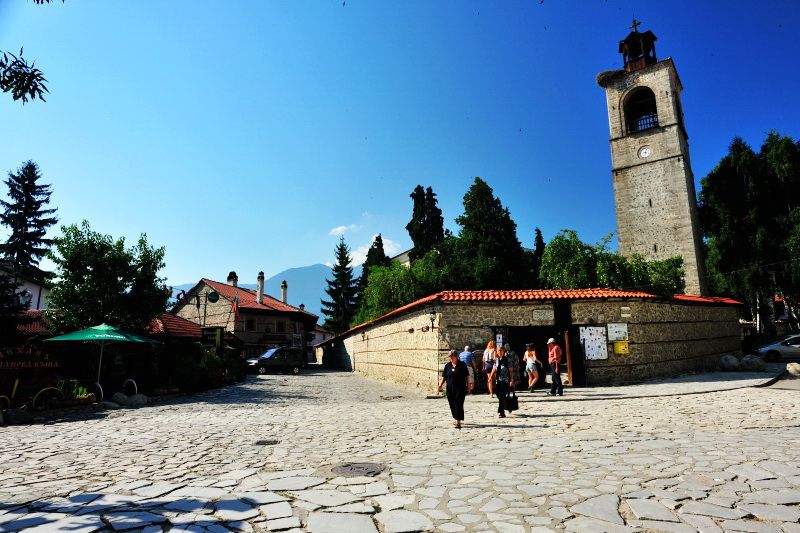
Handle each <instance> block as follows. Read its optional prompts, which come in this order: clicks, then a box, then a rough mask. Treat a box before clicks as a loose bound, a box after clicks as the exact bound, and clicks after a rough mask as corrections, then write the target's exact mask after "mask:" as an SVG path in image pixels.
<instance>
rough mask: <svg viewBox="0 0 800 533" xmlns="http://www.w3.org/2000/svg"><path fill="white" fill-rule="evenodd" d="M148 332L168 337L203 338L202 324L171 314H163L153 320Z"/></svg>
mask: <svg viewBox="0 0 800 533" xmlns="http://www.w3.org/2000/svg"><path fill="white" fill-rule="evenodd" d="M147 331H148V332H149V333H150V334H151V335H164V336H166V337H192V338H200V337H201V336H202V331H201V330H200V324H197V323H195V322H192V321H191V320H186V319H185V318H183V317H179V316H177V315H173V314H171V313H162V314H161V315H160V316H158V317H156V318H154V319H153V320H151V321H150V325H149V326H148V327H147Z"/></svg>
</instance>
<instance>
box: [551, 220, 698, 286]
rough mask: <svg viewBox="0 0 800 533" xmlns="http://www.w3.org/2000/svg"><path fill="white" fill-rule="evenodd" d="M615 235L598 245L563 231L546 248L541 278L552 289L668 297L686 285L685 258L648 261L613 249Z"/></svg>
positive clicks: (570, 232) (573, 233) (575, 234)
mask: <svg viewBox="0 0 800 533" xmlns="http://www.w3.org/2000/svg"><path fill="white" fill-rule="evenodd" d="M610 240H611V235H609V236H607V237H605V238H604V239H602V240H601V241H600V242H599V243H597V244H595V245H590V244H586V243H584V242H583V241H581V240H580V238H579V237H578V234H577V233H576V232H575V231H574V230H562V231H561V232H560V233H559V234H558V235H556V236H555V237H554V238H553V240H552V241H550V242H549V243H548V244H547V246H546V247H545V251H544V255H543V257H542V270H541V280H542V283H543V284H544V286H545V287H547V288H551V289H586V288H591V287H604V288H609V289H628V290H639V291H643V292H649V293H652V294H656V295H658V296H662V297H664V298H669V297H672V296H673V295H675V294H679V293H682V292H683V290H684V287H685V284H684V280H683V278H684V271H683V259H681V258H680V257H673V258H669V259H664V260H659V261H646V260H645V259H644V258H642V257H641V256H638V255H635V256H633V257H631V258H630V259H628V258H626V257H624V256H622V255H620V254H619V253H616V252H612V251H610V250H609V247H608V244H609V242H610Z"/></svg>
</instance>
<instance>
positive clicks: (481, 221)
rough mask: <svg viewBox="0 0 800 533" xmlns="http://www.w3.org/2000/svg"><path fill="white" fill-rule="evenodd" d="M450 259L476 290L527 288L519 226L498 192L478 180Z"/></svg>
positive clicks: (470, 193)
mask: <svg viewBox="0 0 800 533" xmlns="http://www.w3.org/2000/svg"><path fill="white" fill-rule="evenodd" d="M456 223H458V225H459V226H461V231H460V233H459V235H458V239H457V240H456V241H455V242H454V244H455V247H454V253H455V257H451V258H449V260H450V261H451V265H452V266H453V267H454V268H460V269H461V273H460V277H462V279H463V280H464V283H466V284H467V285H468V286H469V287H470V288H473V289H516V288H522V287H523V286H524V285H526V281H525V269H526V268H525V261H524V257H523V252H522V245H521V244H520V242H519V239H518V238H517V225H516V223H515V222H514V221H513V220H512V219H511V214H510V213H509V211H508V209H507V208H505V207H503V204H502V203H501V202H500V199H499V198H497V197H496V196H495V195H494V191H492V188H491V187H489V185H488V184H487V183H486V182H485V181H483V180H482V179H481V178H478V177H476V178H475V181H474V182H473V184H472V186H471V187H470V188H469V190H468V191H467V193H466V194H465V195H464V213H463V214H462V215H460V216H458V217H457V218H456Z"/></svg>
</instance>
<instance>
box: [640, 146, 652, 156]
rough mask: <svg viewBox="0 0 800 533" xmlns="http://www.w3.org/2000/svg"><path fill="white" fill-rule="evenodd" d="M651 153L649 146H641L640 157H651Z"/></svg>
mask: <svg viewBox="0 0 800 533" xmlns="http://www.w3.org/2000/svg"><path fill="white" fill-rule="evenodd" d="M650 153H651V152H650V147H649V146H643V147H641V148H639V157H641V158H645V157H650Z"/></svg>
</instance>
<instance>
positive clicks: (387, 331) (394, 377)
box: [323, 307, 447, 391]
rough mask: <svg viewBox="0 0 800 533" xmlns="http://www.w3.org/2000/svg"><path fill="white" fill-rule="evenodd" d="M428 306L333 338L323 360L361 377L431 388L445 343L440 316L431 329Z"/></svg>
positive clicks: (445, 352) (437, 378)
mask: <svg viewBox="0 0 800 533" xmlns="http://www.w3.org/2000/svg"><path fill="white" fill-rule="evenodd" d="M430 311H431V308H430V307H428V308H423V309H419V310H415V311H412V312H411V313H409V314H407V315H403V316H400V317H398V318H394V319H390V320H387V321H385V322H381V323H379V324H376V325H375V326H372V327H369V328H365V329H363V330H360V331H356V332H355V333H353V334H352V335H350V336H348V337H346V338H344V339H336V340H334V341H333V342H332V343H330V344H328V345H326V346H325V348H324V354H323V361H324V362H325V363H326V364H328V365H330V366H333V367H336V368H341V369H344V370H352V371H355V372H358V373H360V374H362V375H364V376H368V377H371V378H375V379H381V380H387V381H392V382H394V383H400V384H403V385H409V386H412V387H417V388H420V389H422V390H425V391H433V390H435V388H436V385H437V383H438V380H439V375H440V372H441V370H440V369H441V364H443V363H444V361H445V360H446V359H447V345H446V343H445V342H444V341H443V340H442V339H441V335H440V332H441V329H440V327H439V325H438V322H439V318H440V315H438V314H437V319H436V320H435V321H434V327H433V329H431V322H430V317H429V314H430Z"/></svg>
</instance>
